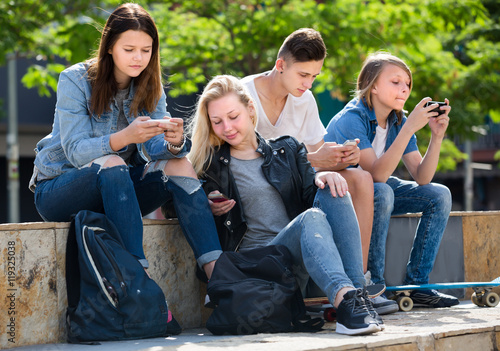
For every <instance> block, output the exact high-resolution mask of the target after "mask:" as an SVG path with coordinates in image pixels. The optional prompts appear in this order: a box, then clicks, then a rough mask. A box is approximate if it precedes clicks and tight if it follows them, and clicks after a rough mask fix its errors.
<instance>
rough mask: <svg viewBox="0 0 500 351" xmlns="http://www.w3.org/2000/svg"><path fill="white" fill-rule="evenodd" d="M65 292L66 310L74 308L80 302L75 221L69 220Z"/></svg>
mask: <svg viewBox="0 0 500 351" xmlns="http://www.w3.org/2000/svg"><path fill="white" fill-rule="evenodd" d="M66 292H67V294H68V308H72V307H73V308H76V306H77V305H78V301H79V300H80V267H79V265H78V245H77V242H76V231H75V219H74V218H72V219H71V224H70V227H69V232H68V240H67V241H66Z"/></svg>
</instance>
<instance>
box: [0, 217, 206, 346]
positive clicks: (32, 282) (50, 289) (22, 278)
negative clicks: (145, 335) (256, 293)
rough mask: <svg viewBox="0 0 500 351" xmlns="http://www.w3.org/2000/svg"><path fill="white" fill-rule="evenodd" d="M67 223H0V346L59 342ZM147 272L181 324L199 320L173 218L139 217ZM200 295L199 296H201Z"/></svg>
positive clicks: (187, 252) (192, 279)
mask: <svg viewBox="0 0 500 351" xmlns="http://www.w3.org/2000/svg"><path fill="white" fill-rule="evenodd" d="M68 229H69V223H44V222H35V223H20V224H0V248H1V252H2V257H1V259H0V272H3V273H4V276H3V277H2V283H1V284H0V305H1V308H0V311H1V312H0V330H1V333H0V348H1V349H5V348H10V347H16V346H23V345H33V344H42V343H57V342H64V341H65V339H66V330H65V313H66V307H67V296H66V280H65V262H66V259H65V250H66V240H67V235H68ZM144 250H145V253H146V257H147V258H148V260H149V262H150V269H149V272H150V275H151V277H152V278H153V279H154V280H155V281H156V282H157V283H158V285H159V286H160V287H161V288H162V290H163V292H164V293H165V297H166V299H167V301H168V304H169V307H170V308H171V310H172V313H173V314H174V316H175V317H176V319H177V320H178V321H179V323H181V325H182V327H183V328H193V327H200V326H201V325H202V324H203V319H202V318H204V317H203V315H202V311H203V310H204V309H203V308H202V297H204V293H202V292H201V290H200V289H201V288H202V287H201V285H202V284H201V283H200V282H199V280H198V279H196V276H195V265H196V262H195V259H194V256H193V253H192V250H191V248H190V247H189V245H188V243H187V242H186V240H185V238H184V235H183V234H182V231H181V229H180V227H179V225H178V222H177V220H175V219H171V220H151V219H145V220H144ZM202 294H203V296H202Z"/></svg>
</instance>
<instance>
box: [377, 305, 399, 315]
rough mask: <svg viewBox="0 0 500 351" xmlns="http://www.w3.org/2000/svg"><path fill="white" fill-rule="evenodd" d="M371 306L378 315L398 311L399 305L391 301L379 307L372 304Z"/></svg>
mask: <svg viewBox="0 0 500 351" xmlns="http://www.w3.org/2000/svg"><path fill="white" fill-rule="evenodd" d="M373 308H374V309H375V311H377V313H378V314H379V315H384V314H391V313H395V312H397V311H399V306H398V304H397V303H394V304H392V303H391V304H390V305H385V306H380V307H375V306H373Z"/></svg>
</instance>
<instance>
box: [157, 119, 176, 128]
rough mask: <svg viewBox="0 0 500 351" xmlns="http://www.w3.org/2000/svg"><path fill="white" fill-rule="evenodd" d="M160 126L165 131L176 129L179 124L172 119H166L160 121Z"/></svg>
mask: <svg viewBox="0 0 500 351" xmlns="http://www.w3.org/2000/svg"><path fill="white" fill-rule="evenodd" d="M158 126H159V127H162V128H163V129H168V128H169V127H176V126H177V123H176V122H174V121H172V120H171V119H170V118H164V119H160V120H158Z"/></svg>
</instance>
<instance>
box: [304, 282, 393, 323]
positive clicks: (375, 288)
mask: <svg viewBox="0 0 500 351" xmlns="http://www.w3.org/2000/svg"><path fill="white" fill-rule="evenodd" d="M366 291H367V293H368V296H370V297H376V296H379V295H380V294H382V293H383V292H384V291H385V285H384V284H373V285H369V286H367V287H366ZM304 305H306V309H307V310H308V311H310V312H323V319H324V320H326V321H327V322H334V321H335V320H336V319H337V310H336V309H335V307H333V306H332V304H331V303H330V301H329V300H328V298H327V297H323V296H321V297H308V298H305V299H304Z"/></svg>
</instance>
